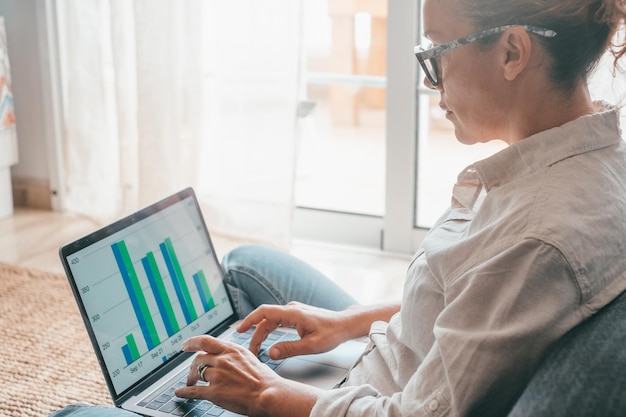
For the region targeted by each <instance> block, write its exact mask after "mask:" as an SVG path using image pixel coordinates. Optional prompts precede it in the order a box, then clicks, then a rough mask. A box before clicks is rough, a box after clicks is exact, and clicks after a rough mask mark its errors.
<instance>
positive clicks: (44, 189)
mask: <svg viewBox="0 0 626 417" xmlns="http://www.w3.org/2000/svg"><path fill="white" fill-rule="evenodd" d="M11 182H12V183H13V205H14V206H15V207H28V208H34V209H40V210H52V199H51V198H50V183H49V182H48V181H47V180H41V179H35V178H25V177H12V178H11Z"/></svg>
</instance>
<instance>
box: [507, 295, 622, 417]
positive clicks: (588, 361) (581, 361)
mask: <svg viewBox="0 0 626 417" xmlns="http://www.w3.org/2000/svg"><path fill="white" fill-rule="evenodd" d="M531 416H532V417H560V416H563V417H565V416H567V417H590V416H593V417H603V416H606V417H613V416H615V417H624V416H626V292H625V293H622V294H621V295H620V296H618V297H617V298H616V299H615V300H614V301H613V302H611V303H610V304H609V305H607V306H606V307H604V308H603V309H602V310H600V311H599V312H598V313H596V314H594V315H593V316H592V317H591V318H589V319H588V320H586V321H585V322H583V323H582V324H581V325H579V326H577V327H576V328H574V329H572V330H571V331H570V332H569V333H567V334H566V335H565V336H564V337H563V338H562V339H561V340H559V341H558V342H557V343H556V345H555V346H554V348H553V349H551V350H550V352H549V353H548V354H547V356H546V357H545V358H544V360H543V361H542V362H541V365H540V366H539V369H538V371H537V372H536V374H535V375H534V376H533V378H532V379H531V381H530V383H529V384H528V386H527V387H526V389H525V390H524V392H523V393H522V396H521V397H520V398H519V400H518V401H517V403H516V404H515V406H514V407H513V409H512V410H511V412H510V413H509V416H508V417H531Z"/></svg>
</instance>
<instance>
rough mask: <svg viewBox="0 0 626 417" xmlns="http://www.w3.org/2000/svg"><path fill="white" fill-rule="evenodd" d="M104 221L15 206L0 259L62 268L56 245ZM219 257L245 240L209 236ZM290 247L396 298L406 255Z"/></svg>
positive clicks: (356, 288) (362, 297) (2, 233)
mask: <svg viewBox="0 0 626 417" xmlns="http://www.w3.org/2000/svg"><path fill="white" fill-rule="evenodd" d="M101 226H103V225H102V224H99V223H98V222H96V221H94V220H92V219H89V218H87V217H83V216H77V215H73V214H67V213H57V212H50V211H40V210H31V209H19V208H18V209H16V210H15V212H14V214H13V216H11V217H8V218H5V219H0V262H4V263H11V264H17V265H22V266H25V267H29V268H35V269H41V270H47V271H53V272H62V271H63V268H62V266H61V262H60V260H59V256H58V249H59V247H60V246H61V245H63V244H64V243H67V242H70V241H72V240H74V239H76V238H78V237H80V236H83V235H85V234H87V233H89V232H90V231H92V230H95V229H97V228H99V227H101ZM213 243H214V245H215V250H216V252H217V254H218V256H219V257H221V256H222V255H223V254H224V253H226V252H227V251H228V250H230V249H232V248H233V247H236V246H237V245H239V244H241V243H244V242H243V241H238V240H233V239H228V238H225V237H221V236H213ZM291 253H292V254H294V255H295V256H298V257H299V258H301V259H303V260H305V261H307V262H309V263H310V264H312V265H313V266H315V267H316V268H318V269H319V270H321V271H322V272H324V273H325V274H326V275H327V276H329V277H331V278H332V279H333V280H335V281H336V282H337V283H338V284H339V285H341V286H342V287H344V288H345V289H347V290H348V291H349V292H350V293H351V294H353V295H354V296H355V297H356V298H357V299H358V300H359V301H361V302H362V303H375V302H381V301H390V300H399V298H400V296H401V292H402V285H403V281H404V275H405V272H406V268H407V266H408V264H409V258H408V257H404V256H398V255H393V254H387V253H384V252H380V251H374V250H370V249H362V248H354V247H345V246H337V245H329V244H324V243H319V242H310V241H300V240H296V241H294V243H293V245H292V249H291Z"/></svg>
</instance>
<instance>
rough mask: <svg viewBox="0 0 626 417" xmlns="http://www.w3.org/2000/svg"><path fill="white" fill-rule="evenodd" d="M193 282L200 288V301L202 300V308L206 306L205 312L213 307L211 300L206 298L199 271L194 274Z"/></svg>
mask: <svg viewBox="0 0 626 417" xmlns="http://www.w3.org/2000/svg"><path fill="white" fill-rule="evenodd" d="M193 282H194V283H195V284H196V289H197V290H198V294H199V295H200V301H202V308H204V312H205V313H206V312H207V311H209V310H210V309H211V306H210V305H209V300H208V299H207V298H206V294H205V293H204V288H202V284H201V283H200V277H199V276H198V274H197V273H195V274H193Z"/></svg>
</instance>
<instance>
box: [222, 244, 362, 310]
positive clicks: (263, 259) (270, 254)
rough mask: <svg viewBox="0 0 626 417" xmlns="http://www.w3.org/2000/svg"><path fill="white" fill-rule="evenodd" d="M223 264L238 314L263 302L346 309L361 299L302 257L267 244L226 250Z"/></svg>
mask: <svg viewBox="0 0 626 417" xmlns="http://www.w3.org/2000/svg"><path fill="white" fill-rule="evenodd" d="M222 267H223V269H224V275H225V279H226V284H227V286H228V291H229V292H230V295H231V296H232V298H233V302H234V303H235V307H236V308H237V313H238V314H239V317H241V318H243V317H245V316H246V315H248V314H249V313H250V312H251V311H252V310H254V309H255V308H256V307H258V306H260V305H261V304H287V303H288V302H289V301H300V302H301V303H304V304H308V305H312V306H315V307H322V308H326V309H329V310H344V309H346V308H347V307H349V306H351V305H355V304H358V302H357V301H356V300H355V299H354V298H353V297H352V296H350V295H349V294H348V293H347V292H345V291H344V290H343V289H341V288H340V287H339V286H338V285H337V284H336V283H334V282H333V281H331V280H330V279H329V278H328V277H326V276H325V275H324V274H322V273H321V272H319V271H318V270H316V269H314V268H312V267H311V266H310V265H308V264H306V263H304V262H302V261H301V260H299V259H297V258H295V257H293V256H291V255H289V254H287V253H284V252H281V251H278V250H275V249H271V248H267V247H264V246H256V245H250V246H242V247H239V248H237V249H235V250H233V251H232V252H230V253H228V254H226V256H224V259H223V260H222Z"/></svg>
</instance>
